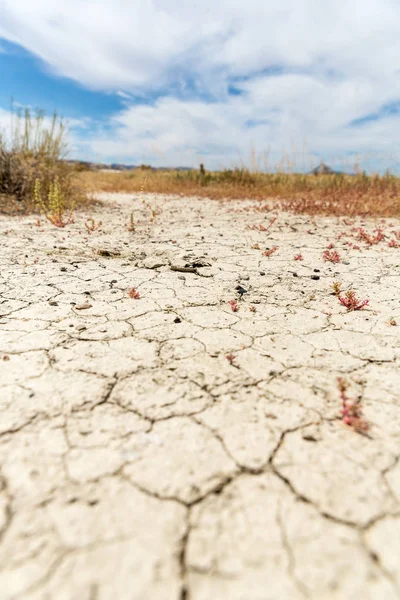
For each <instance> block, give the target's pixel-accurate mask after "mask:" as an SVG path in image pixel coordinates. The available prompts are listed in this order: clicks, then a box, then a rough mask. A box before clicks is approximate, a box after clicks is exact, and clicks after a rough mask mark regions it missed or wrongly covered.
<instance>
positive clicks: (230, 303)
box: [229, 300, 239, 312]
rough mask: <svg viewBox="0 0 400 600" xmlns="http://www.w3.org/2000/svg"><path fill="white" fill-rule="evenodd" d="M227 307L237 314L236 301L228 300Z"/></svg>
mask: <svg viewBox="0 0 400 600" xmlns="http://www.w3.org/2000/svg"><path fill="white" fill-rule="evenodd" d="M229 306H230V307H231V309H232V311H233V312H237V311H238V310H239V306H238V303H237V302H236V300H229Z"/></svg>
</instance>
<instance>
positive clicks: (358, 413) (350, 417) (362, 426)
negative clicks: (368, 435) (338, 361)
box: [337, 377, 369, 433]
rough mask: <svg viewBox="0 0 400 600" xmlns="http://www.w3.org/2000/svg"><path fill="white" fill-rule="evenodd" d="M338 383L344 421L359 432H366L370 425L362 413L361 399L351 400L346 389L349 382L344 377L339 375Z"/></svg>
mask: <svg viewBox="0 0 400 600" xmlns="http://www.w3.org/2000/svg"><path fill="white" fill-rule="evenodd" d="M337 383H338V387H339V391H340V398H341V401H342V410H341V417H342V422H343V423H344V424H345V425H349V426H350V427H352V428H353V429H354V430H355V431H357V432H359V433H365V432H366V431H368V429H369V425H368V423H367V421H366V420H365V419H364V417H363V414H362V406H361V400H350V398H348V396H347V394H346V390H347V388H348V387H349V384H348V383H347V381H345V380H344V379H343V378H342V377H338V379H337Z"/></svg>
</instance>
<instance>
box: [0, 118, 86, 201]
mask: <svg viewBox="0 0 400 600" xmlns="http://www.w3.org/2000/svg"><path fill="white" fill-rule="evenodd" d="M65 138H66V127H65V124H64V121H63V119H62V118H59V117H58V115H57V113H54V115H53V117H52V118H51V119H46V117H45V113H44V112H43V111H38V112H37V113H36V115H35V116H32V115H31V112H30V110H29V109H28V108H27V109H25V110H24V111H22V110H19V111H17V112H16V113H14V111H13V110H12V120H11V129H10V132H9V135H8V136H5V135H4V134H3V135H0V211H2V209H5V208H6V206H8V204H9V203H10V202H11V203H12V202H14V201H18V202H21V203H22V205H23V206H24V208H25V209H27V210H34V209H35V208H37V206H36V205H37V204H38V203H37V199H36V200H35V188H36V191H38V185H39V188H40V196H41V199H42V203H45V204H46V202H47V203H49V202H50V201H49V198H50V197H51V196H52V195H54V192H55V189H56V188H57V190H58V192H59V193H60V194H61V195H62V197H63V203H64V207H65V208H70V207H71V205H72V202H73V201H77V200H81V199H83V197H84V196H83V194H82V193H80V192H79V190H78V189H77V187H76V185H75V184H74V183H73V181H72V177H73V175H74V174H75V168H74V166H73V163H70V164H69V163H68V162H67V161H65V160H64V159H65V155H66V152H67V144H66V140H65ZM37 182H39V184H38V183H37ZM39 204H40V203H39ZM41 207H42V209H43V206H41ZM47 212H48V211H47Z"/></svg>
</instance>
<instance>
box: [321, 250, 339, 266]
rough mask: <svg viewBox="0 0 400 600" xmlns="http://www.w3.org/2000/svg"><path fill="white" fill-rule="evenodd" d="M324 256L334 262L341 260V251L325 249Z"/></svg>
mask: <svg viewBox="0 0 400 600" xmlns="http://www.w3.org/2000/svg"><path fill="white" fill-rule="evenodd" d="M322 258H323V259H324V260H329V261H330V262H333V263H337V262H339V261H340V256H339V253H338V252H337V251H336V250H325V251H324V252H323V254H322Z"/></svg>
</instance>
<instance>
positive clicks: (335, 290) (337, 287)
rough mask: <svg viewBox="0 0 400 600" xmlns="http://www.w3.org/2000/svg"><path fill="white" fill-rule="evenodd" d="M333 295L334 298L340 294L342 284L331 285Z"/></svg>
mask: <svg viewBox="0 0 400 600" xmlns="http://www.w3.org/2000/svg"><path fill="white" fill-rule="evenodd" d="M332 288H333V293H334V294H335V296H339V295H340V294H341V293H342V284H341V283H340V282H339V281H334V282H333V283H332Z"/></svg>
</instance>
